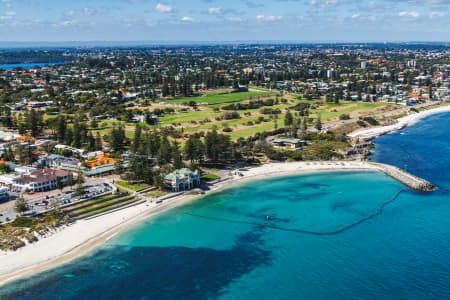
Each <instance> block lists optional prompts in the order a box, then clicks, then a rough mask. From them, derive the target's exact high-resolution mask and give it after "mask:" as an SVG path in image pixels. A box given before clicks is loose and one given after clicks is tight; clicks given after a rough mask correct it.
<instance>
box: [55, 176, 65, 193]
mask: <svg viewBox="0 0 450 300" xmlns="http://www.w3.org/2000/svg"><path fill="white" fill-rule="evenodd" d="M56 187H57V189H58V190H62V189H63V188H64V185H63V182H62V179H61V177H59V176H58V177H56Z"/></svg>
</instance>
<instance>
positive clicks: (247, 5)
mask: <svg viewBox="0 0 450 300" xmlns="http://www.w3.org/2000/svg"><path fill="white" fill-rule="evenodd" d="M449 7H450V0H265V1H263V0H226V1H223V0H222V1H219V0H164V1H154V0H90V1H87V0H71V1H69V0H0V41H136V40H146V41H152V40H156V41H237V40H290V41H412V40H414V41H450V8H449Z"/></svg>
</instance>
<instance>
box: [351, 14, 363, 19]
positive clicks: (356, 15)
mask: <svg viewBox="0 0 450 300" xmlns="http://www.w3.org/2000/svg"><path fill="white" fill-rule="evenodd" d="M359 17H361V14H354V15H352V19H358V18H359Z"/></svg>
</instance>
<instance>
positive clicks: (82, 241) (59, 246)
mask: <svg viewBox="0 0 450 300" xmlns="http://www.w3.org/2000/svg"><path fill="white" fill-rule="evenodd" d="M346 170H377V168H376V167H375V166H373V165H371V164H368V163H366V162H357V161H345V162H344V161H343V162H292V163H273V164H267V165H261V166H257V167H252V168H245V169H242V170H241V171H239V173H240V174H239V175H236V176H234V177H233V179H232V180H228V181H224V182H221V183H218V184H216V185H214V186H213V188H212V189H211V190H210V191H209V192H212V191H217V190H219V189H222V188H226V187H230V186H232V185H234V184H238V183H242V182H246V181H251V180H258V179H263V178H267V177H276V176H283V175H292V174H302V173H305V174H306V173H314V172H325V171H346ZM197 197H198V196H195V195H184V196H180V197H176V198H172V199H169V200H165V201H164V202H163V203H162V204H155V203H150V202H148V203H143V204H139V205H136V206H132V207H128V208H125V209H122V210H119V211H116V212H112V213H109V214H106V215H102V216H99V217H97V218H93V219H90V220H80V221H77V222H75V223H74V224H72V225H70V226H67V227H65V228H63V229H61V230H59V231H58V232H56V233H54V234H52V235H50V236H49V237H46V238H41V239H40V240H39V241H38V242H36V243H33V244H30V245H27V246H25V247H23V248H21V249H19V250H17V251H15V252H0V285H1V284H4V283H6V282H8V281H11V280H14V279H17V278H20V277H24V276H29V275H32V274H34V273H37V272H40V271H44V270H47V269H50V268H52V267H55V266H57V265H60V264H63V263H66V262H69V261H70V260H72V259H74V258H76V257H79V256H80V255H83V254H85V253H87V252H89V251H90V250H92V249H94V248H95V247H97V246H98V245H100V244H102V243H103V242H105V241H106V240H107V239H109V238H111V237H112V236H113V235H115V234H117V233H119V232H120V231H123V230H125V229H126V228H128V227H129V226H131V225H133V224H135V223H136V222H139V221H140V220H143V219H146V218H149V217H151V216H154V215H156V214H159V213H161V212H164V211H167V210H168V209H171V208H173V207H176V206H179V205H182V204H184V203H187V202H189V201H191V200H193V199H194V198H197Z"/></svg>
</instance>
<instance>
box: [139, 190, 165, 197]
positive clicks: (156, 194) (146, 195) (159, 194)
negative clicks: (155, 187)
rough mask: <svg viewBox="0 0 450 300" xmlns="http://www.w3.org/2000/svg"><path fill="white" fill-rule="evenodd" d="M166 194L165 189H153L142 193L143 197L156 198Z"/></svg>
mask: <svg viewBox="0 0 450 300" xmlns="http://www.w3.org/2000/svg"><path fill="white" fill-rule="evenodd" d="M164 195H167V192H165V191H153V192H150V193H147V194H144V196H145V197H150V198H158V197H161V196H164Z"/></svg>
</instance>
